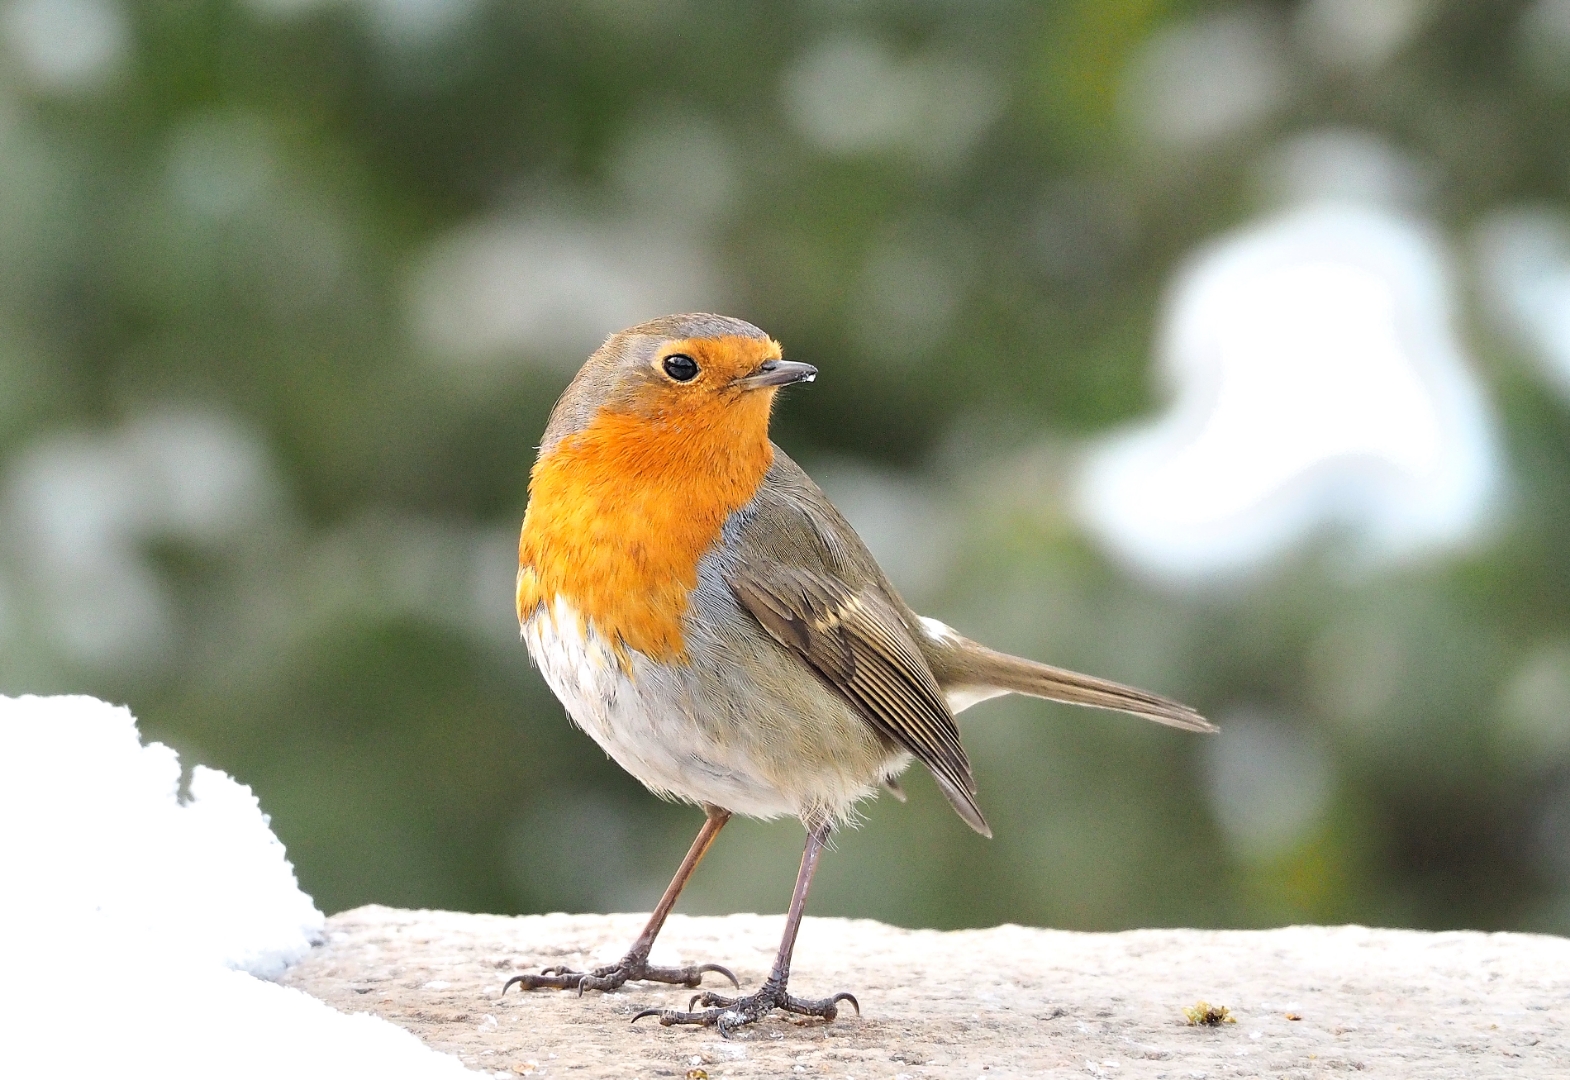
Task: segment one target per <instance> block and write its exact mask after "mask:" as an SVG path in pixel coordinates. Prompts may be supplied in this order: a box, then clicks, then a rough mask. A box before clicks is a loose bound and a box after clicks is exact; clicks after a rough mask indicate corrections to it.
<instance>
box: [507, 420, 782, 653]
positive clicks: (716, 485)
mask: <svg viewBox="0 0 1570 1080" xmlns="http://www.w3.org/2000/svg"><path fill="white" fill-rule="evenodd" d="M773 396H774V395H773V393H772V392H762V391H760V392H755V393H750V394H748V395H746V396H745V397H743V398H742V399H741V400H740V401H737V402H732V403H729V404H726V405H723V406H720V405H716V406H715V407H714V408H709V409H697V410H692V411H690V412H684V413H683V414H682V415H681V416H680V417H678V418H672V417H669V416H657V417H653V418H651V417H648V416H641V415H634V414H629V413H610V412H607V413H602V414H601V415H600V416H598V417H597V418H596V419H595V420H594V421H593V422H592V423H591V424H590V425H589V426H588V427H587V428H585V429H584V430H583V431H580V432H578V433H577V434H575V435H570V436H568V437H567V438H565V439H563V440H562V441H561V442H560V443H559V444H557V446H556V447H555V448H554V449H553V450H552V452H551V453H550V454H549V455H547V456H546V457H544V458H542V459H541V460H540V461H539V462H538V463H537V464H536V465H535V468H534V474H533V476H532V478H531V480H530V484H529V508H528V511H527V512H526V513H525V514H524V519H523V535H522V537H521V539H520V541H519V545H518V562H519V573H518V617H519V619H520V620H523V619H526V618H528V616H529V615H531V614H532V613H533V612H534V611H535V609H536V608H537V607H538V606H539V605H540V604H542V603H543V604H545V605H547V609H548V608H549V606H550V603H551V601H552V600H554V598H555V597H557V596H558V595H559V596H561V597H563V598H564V599H566V600H567V602H568V603H570V604H571V605H572V606H573V608H575V609H576V610H577V611H578V613H579V615H580V617H582V618H583V619H585V620H587V621H588V622H589V623H591V624H592V625H593V628H594V630H595V631H597V632H598V633H599V634H600V635H601V636H602V637H603V638H605V639H606V640H607V641H609V642H610V643H611V645H612V647H613V648H615V649H616V651H617V652H618V654H619V655H622V656H623V657H624V659H625V655H626V654H625V650H626V649H636V650H637V651H638V652H640V653H643V654H644V655H646V656H649V657H651V658H653V659H656V660H662V661H667V662H677V663H680V662H685V660H686V649H685V644H684V642H683V640H682V618H683V616H684V615H685V614H686V612H687V597H688V594H689V593H690V592H691V591H692V590H693V588H694V587H695V586H696V585H697V583H698V560H699V559H701V558H702V557H703V555H704V553H705V552H706V551H708V550H709V548H710V547H712V546H713V545H714V544H715V542H716V541H717V540H718V539H719V537H720V530H721V528H722V526H723V525H724V523H725V519H726V518H728V517H729V516H730V515H731V514H732V513H734V512H735V511H736V510H738V509H740V508H741V507H743V506H745V505H746V504H747V502H748V501H749V500H751V498H752V496H753V494H754V493H755V492H756V491H757V490H758V485H759V484H760V483H761V482H762V480H763V476H764V474H765V473H766V472H767V471H768V468H769V465H770V464H771V463H772V462H773V460H774V449H773V447H772V446H771V445H770V443H769V440H768V415H769V407H770V404H771V402H772V399H773Z"/></svg>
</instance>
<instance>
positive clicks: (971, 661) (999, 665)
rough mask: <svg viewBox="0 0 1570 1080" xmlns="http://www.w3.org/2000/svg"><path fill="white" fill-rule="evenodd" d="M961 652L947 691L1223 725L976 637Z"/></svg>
mask: <svg viewBox="0 0 1570 1080" xmlns="http://www.w3.org/2000/svg"><path fill="white" fill-rule="evenodd" d="M956 652H958V653H959V654H960V655H959V656H956V657H954V660H955V661H957V662H955V663H953V664H952V666H951V667H950V668H949V670H948V671H946V672H944V674H945V675H947V676H948V677H947V678H942V679H941V680H940V681H941V682H942V683H943V684H944V689H945V690H950V689H956V688H966V689H968V688H972V687H974V688H977V689H984V688H988V687H991V688H995V689H998V690H1006V691H1010V692H1012V693H1015V694H1029V695H1031V696H1032V697H1039V698H1046V699H1047V700H1048V701H1064V702H1068V703H1069V704H1071V705H1089V706H1091V707H1092V708H1096V709H1116V710H1117V711H1119V712H1126V713H1133V714H1134V715H1135V716H1142V717H1144V718H1145V719H1146V720H1154V721H1155V722H1156V723H1158V724H1166V725H1168V726H1170V727H1176V728H1183V729H1184V730H1185V731H1203V732H1215V731H1219V730H1221V729H1220V728H1218V727H1216V725H1214V724H1212V723H1211V722H1210V721H1209V720H1206V719H1205V718H1204V717H1203V716H1201V715H1199V713H1198V712H1196V711H1194V710H1193V709H1191V708H1189V707H1188V706H1187V705H1184V704H1182V703H1181V702H1177V701H1173V700H1171V699H1170V698H1164V697H1161V696H1160V695H1159V694H1151V693H1148V692H1146V691H1144V690H1136V689H1134V688H1133V687H1132V686H1124V685H1122V684H1121V683H1115V682H1110V681H1109V680H1107V679H1098V678H1096V677H1095V676H1093V675H1081V674H1079V673H1078V672H1076V671H1066V670H1064V669H1063V668H1055V667H1051V666H1049V665H1047V664H1038V663H1036V662H1035V661H1034V660H1025V659H1023V658H1021V657H1018V656H1010V655H1008V654H1007V653H1000V652H998V651H996V650H994V649H989V648H987V647H986V646H985V645H980V644H977V643H976V642H974V641H965V642H964V644H963V646H962V647H961V648H960V649H957V650H956ZM945 666H947V665H945Z"/></svg>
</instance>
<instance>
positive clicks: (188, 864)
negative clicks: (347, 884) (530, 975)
mask: <svg viewBox="0 0 1570 1080" xmlns="http://www.w3.org/2000/svg"><path fill="white" fill-rule="evenodd" d="M0 746H4V748H5V749H4V751H3V752H0V865H3V867H4V877H5V880H6V882H7V885H6V887H5V889H4V890H3V891H0V925H3V926H4V927H5V928H6V929H5V932H4V934H3V936H0V970H3V971H4V972H5V976H6V977H5V979H4V980H0V1075H4V1076H17V1077H22V1076H42V1075H50V1076H69V1075H78V1074H86V1073H88V1072H99V1071H101V1070H102V1069H104V1068H105V1067H109V1065H110V1064H112V1067H113V1069H114V1070H115V1071H117V1072H122V1073H124V1072H129V1073H130V1074H132V1075H143V1074H145V1075H158V1076H163V1077H171V1078H181V1077H198V1076H201V1077H206V1076H214V1075H220V1074H221V1075H224V1076H229V1077H249V1076H257V1077H261V1076H269V1077H275V1076H283V1075H289V1076H291V1077H295V1078H302V1077H317V1076H322V1077H326V1076H339V1075H346V1074H349V1073H351V1072H352V1073H356V1074H371V1073H373V1072H376V1071H378V1070H386V1071H388V1072H390V1073H391V1074H393V1075H398V1076H464V1075H469V1074H468V1073H467V1072H466V1070H464V1069H463V1068H462V1067H461V1066H460V1065H459V1064H458V1062H457V1061H456V1060H454V1059H452V1058H448V1057H444V1056H443V1055H440V1054H437V1053H436V1052H434V1051H432V1050H430V1049H428V1048H427V1047H425V1046H424V1045H423V1044H422V1043H420V1042H419V1040H418V1039H416V1038H415V1037H414V1036H413V1035H411V1034H409V1033H408V1032H405V1031H403V1030H401V1029H399V1028H396V1027H394V1026H393V1025H391V1024H388V1023H386V1022H385V1021H383V1020H380V1019H378V1018H376V1017H372V1016H369V1015H364V1014H360V1015H353V1016H350V1015H345V1014H343V1013H339V1012H337V1011H335V1010H333V1009H331V1008H329V1007H328V1006H327V1005H325V1004H323V1003H321V1002H319V1001H317V1000H315V999H314V998H311V997H309V996H307V995H305V994H303V993H301V992H299V991H297V990H293V989H289V988H286V987H283V986H279V985H277V984H275V983H270V982H265V981H263V980H264V979H271V978H276V977H277V976H278V975H280V974H282V973H283V971H284V969H285V968H286V967H287V966H288V965H289V964H291V963H294V962H295V961H297V960H299V959H300V958H301V957H303V956H304V955H305V954H306V953H307V952H308V951H309V950H310V948H311V945H312V943H313V942H314V941H316V940H318V939H320V937H321V934H322V928H323V917H322V913H321V912H320V911H318V910H317V909H316V906H315V904H314V903H312V901H311V898H310V897H309V896H306V895H305V894H304V893H303V892H301V891H300V888H299V885H298V883H297V882H296V880H295V876H294V871H293V868H292V867H291V866H290V865H289V862H288V859H287V858H286V856H285V852H284V848H283V845H282V844H281V843H279V842H278V839H277V837H275V836H274V835H273V833H272V831H271V829H270V828H269V827H268V820H267V817H266V815H265V814H263V813H262V811H261V807H260V806H259V804H258V802H257V799H256V796H254V795H253V794H252V793H251V790H250V788H248V787H246V786H244V785H243V784H239V783H236V782H235V781H234V780H232V779H231V778H230V777H228V776H226V775H225V774H223V773H221V772H218V771H216V770H213V769H207V768H203V767H202V766H200V765H199V766H197V767H196V768H195V769H194V770H193V772H192V774H191V779H190V784H189V797H188V798H187V799H186V800H184V801H182V800H181V797H180V791H179V789H180V775H181V774H180V762H179V758H178V756H177V755H176V754H175V752H174V751H173V750H171V749H170V748H169V747H167V746H164V745H162V744H160V743H150V744H148V745H145V746H144V745H143V744H142V741H141V737H140V735H139V734H138V732H137V730H136V721H135V719H134V718H133V717H132V716H131V713H130V712H129V710H127V709H125V708H123V707H118V706H113V705H108V704H106V703H104V702H102V701H98V700H96V699H94V698H89V697H52V698H42V697H20V698H9V697H0Z"/></svg>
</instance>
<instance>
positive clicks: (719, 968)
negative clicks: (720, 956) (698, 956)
mask: <svg viewBox="0 0 1570 1080" xmlns="http://www.w3.org/2000/svg"><path fill="white" fill-rule="evenodd" d="M706 971H712V972H714V973H715V974H716V975H723V976H725V977H726V978H727V979H729V980H730V984H731V985H732V986H734V987H735V988H736V989H738V990H740V989H741V981H740V980H739V979H737V978H736V973H735V972H734V971H732V970H731V969H730V968H728V967H726V966H725V965H724V964H699V965H698V974H699V975H700V976H701V975H702V974H703V973H704V972H706Z"/></svg>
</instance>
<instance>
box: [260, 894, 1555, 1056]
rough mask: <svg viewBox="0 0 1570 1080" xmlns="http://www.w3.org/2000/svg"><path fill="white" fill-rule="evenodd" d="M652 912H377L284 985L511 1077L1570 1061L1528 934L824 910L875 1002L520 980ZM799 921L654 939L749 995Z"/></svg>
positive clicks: (842, 960)
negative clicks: (757, 1013)
mask: <svg viewBox="0 0 1570 1080" xmlns="http://www.w3.org/2000/svg"><path fill="white" fill-rule="evenodd" d="M643 919H644V916H642V915H538V916H525V917H519V918H505V917H501V916H493V915H462V914H455V913H452V912H443V911H398V910H393V909H390V908H383V907H364V908H358V909H356V910H354V911H348V912H344V913H343V914H341V915H336V916H334V917H333V918H332V919H330V920H329V922H328V941H327V942H326V944H324V945H322V946H321V947H319V948H317V949H316V950H315V951H314V952H313V953H312V954H311V956H309V957H308V958H307V959H306V960H305V961H303V962H302V963H300V964H298V965H297V966H295V967H294V968H292V969H291V970H290V971H289V972H288V974H287V975H286V976H285V977H284V979H283V981H284V982H285V983H287V984H289V985H291V986H296V987H299V988H301V989H303V990H305V991H307V992H308V993H311V994H314V995H315V996H317V997H319V998H321V999H322V1000H324V1001H326V1002H328V1003H329V1004H331V1005H334V1006H336V1007H337V1008H339V1009H343V1010H345V1011H368V1012H373V1013H376V1014H377V1015H379V1016H382V1017H385V1018H386V1019H388V1020H390V1021H392V1022H393V1023H395V1024H398V1025H400V1026H402V1027H405V1028H407V1029H409V1030H410V1031H413V1032H414V1033H415V1034H417V1035H418V1036H420V1038H422V1039H424V1040H425V1041H426V1042H427V1043H429V1044H430V1045H431V1046H433V1047H435V1048H436V1049H438V1050H442V1051H445V1052H447V1053H450V1054H454V1055H456V1056H457V1057H458V1058H460V1059H461V1060H462V1061H463V1062H464V1063H465V1064H466V1065H468V1066H469V1067H470V1068H471V1069H475V1070H479V1071H482V1072H484V1073H488V1074H491V1075H494V1076H498V1077H517V1076H538V1077H584V1078H587V1077H601V1076H606V1077H611V1076H614V1077H623V1078H628V1080H631V1078H635V1077H645V1078H651V1077H667V1076H669V1077H692V1078H694V1080H699V1078H701V1077H703V1076H707V1077H710V1078H712V1080H720V1078H722V1077H734V1078H741V1077H794V1076H800V1077H833V1078H834V1080H843V1078H845V1077H854V1078H856V1080H862V1078H872V1077H886V1078H907V1080H916V1078H918V1077H939V1076H941V1077H950V1076H965V1077H987V1078H991V1077H1012V1076H1059V1075H1061V1076H1070V1075H1072V1076H1079V1077H1083V1076H1085V1075H1086V1074H1090V1075H1093V1076H1107V1077H1147V1076H1148V1077H1172V1078H1179V1077H1183V1078H1190V1077H1234V1076H1236V1077H1245V1076H1266V1077H1319V1076H1329V1075H1346V1074H1350V1073H1359V1072H1361V1073H1365V1074H1367V1075H1370V1076H1380V1077H1468V1078H1470V1077H1489V1076H1512V1077H1545V1078H1547V1077H1552V1078H1567V1077H1570V1034H1567V1032H1570V940H1566V939H1563V938H1553V937H1534V936H1529V935H1523V934H1478V933H1444V934H1427V933H1418V932H1414V931H1406V930H1369V929H1365V928H1362V927H1313V926H1305V927H1289V928H1286V929H1281V930H1265V931H1209V930H1206V931H1197V930H1135V931H1130V932H1128V933H1122V934H1076V933H1067V932H1063V931H1056V930H1034V929H1027V928H1024V927H1018V926H1000V927H996V928H994V929H991V930H964V931H955V932H949V933H940V932H938V931H932V930H900V929H897V928H895V927H890V926H884V925H882V924H880V923H874V922H866V921H852V920H845V919H813V918H809V919H807V920H806V923H805V925H804V926H803V929H802V933H801V939H800V942H799V944H798V946H797V949H796V962H795V967H794V971H793V974H792V976H791V990H792V991H793V992H794V993H796V994H798V995H801V996H813V997H818V996H825V995H828V994H831V993H833V992H835V991H838V990H850V991H852V992H853V993H855V994H856V995H857V996H858V997H859V998H860V1000H861V1006H862V1010H863V1015H862V1016H861V1017H860V1018H859V1019H858V1018H857V1017H856V1015H855V1013H854V1011H853V1010H851V1009H850V1008H849V1007H845V1008H844V1009H843V1011H842V1012H841V1015H840V1019H838V1020H837V1021H835V1022H833V1023H823V1022H821V1021H809V1022H797V1020H796V1019H795V1018H787V1017H785V1016H783V1015H780V1014H776V1016H775V1017H774V1018H771V1019H769V1020H766V1021H764V1022H762V1023H760V1024H757V1025H755V1026H754V1027H751V1028H749V1029H746V1030H745V1031H744V1032H742V1033H741V1034H739V1035H738V1036H737V1037H735V1038H733V1039H730V1040H724V1039H721V1038H719V1036H718V1035H717V1034H716V1033H715V1032H713V1031H712V1030H706V1029H699V1028H662V1027H660V1026H659V1024H658V1023H657V1022H654V1021H652V1020H647V1019H646V1020H643V1021H641V1022H639V1024H638V1025H637V1026H636V1027H634V1026H632V1025H631V1024H629V1023H628V1022H627V1021H628V1019H629V1018H630V1017H631V1016H632V1015H633V1014H634V1013H636V1012H637V1011H638V1010H640V1009H643V1008H646V1007H651V1006H652V1007H661V1006H683V1005H685V1003H686V1001H687V999H688V998H689V997H690V996H691V994H692V991H689V990H685V989H673V988H670V987H665V986H655V985H649V984H631V985H629V986H627V987H624V988H623V989H621V990H620V991H618V992H615V993H611V994H596V993H592V992H591V993H588V994H585V995H583V996H582V997H578V996H577V995H575V994H573V993H571V992H563V991H535V992H533V993H519V992H518V991H517V989H516V988H515V989H513V990H510V991H508V992H507V993H506V994H505V995H503V994H502V993H501V988H502V984H503V983H504V982H505V981H506V979H507V978H508V976H510V975H512V974H515V973H517V972H521V971H532V970H537V969H539V968H540V967H543V966H545V965H549V964H561V963H566V964H570V965H573V966H575V967H580V968H581V967H584V966H592V965H594V964H598V963H604V962H606V961H608V960H613V959H615V958H616V957H618V956H619V955H620V954H621V952H622V951H623V950H624V949H625V948H626V946H627V944H628V943H629V942H630V941H631V940H632V938H633V937H634V936H635V935H636V934H637V932H638V930H639V929H640V927H641V926H642V923H643ZM782 922H783V917H782V916H779V915H732V916H728V917H725V918H685V917H683V916H680V915H677V916H673V917H672V918H671V921H670V923H669V925H667V926H666V928H665V932H664V934H663V935H661V938H660V947H659V948H657V949H656V950H655V959H656V960H657V961H659V962H675V961H680V962H684V963H685V962H701V961H715V962H719V963H724V964H727V965H729V966H730V967H732V968H733V969H734V970H735V971H736V973H737V975H738V976H739V977H740V978H741V980H742V985H743V988H744V989H746V990H749V991H750V990H751V989H754V988H755V987H756V985H757V984H758V983H759V982H760V981H761V980H762V979H763V977H764V976H765V975H766V974H767V972H768V968H769V964H770V962H771V960H772V958H773V953H774V948H775V944H776V940H777V938H778V935H779V932H780V927H781V923H782ZM709 980H710V981H709V982H708V983H706V985H707V986H711V987H713V988H715V989H723V988H724V987H726V986H728V984H727V983H725V982H724V980H723V979H720V978H719V977H718V976H709ZM1201 999H1203V1000H1205V1001H1207V1002H1209V1003H1210V1004H1212V1005H1215V1006H1226V1007H1227V1008H1228V1009H1229V1010H1230V1011H1231V1014H1232V1015H1233V1016H1234V1017H1235V1019H1236V1022H1235V1023H1230V1024H1222V1025H1220V1026H1217V1027H1204V1026H1197V1027H1196V1026H1191V1025H1190V1024H1189V1023H1188V1021H1187V1020H1186V1019H1185V1017H1184V1015H1183V1009H1184V1007H1186V1006H1193V1005H1194V1004H1195V1003H1196V1002H1197V1001H1199V1000H1201ZM1290 1017H1301V1019H1291V1018H1290Z"/></svg>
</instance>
